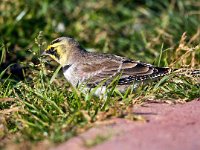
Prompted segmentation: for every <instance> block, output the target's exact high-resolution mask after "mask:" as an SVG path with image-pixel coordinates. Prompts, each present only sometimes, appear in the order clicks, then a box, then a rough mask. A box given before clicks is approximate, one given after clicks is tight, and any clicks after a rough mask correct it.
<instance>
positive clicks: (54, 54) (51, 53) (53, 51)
mask: <svg viewBox="0 0 200 150" xmlns="http://www.w3.org/2000/svg"><path fill="white" fill-rule="evenodd" d="M47 53H48V54H50V55H53V56H55V57H56V58H57V59H59V58H60V55H59V54H58V53H57V51H56V50H55V48H54V47H51V48H50V49H49V50H47Z"/></svg>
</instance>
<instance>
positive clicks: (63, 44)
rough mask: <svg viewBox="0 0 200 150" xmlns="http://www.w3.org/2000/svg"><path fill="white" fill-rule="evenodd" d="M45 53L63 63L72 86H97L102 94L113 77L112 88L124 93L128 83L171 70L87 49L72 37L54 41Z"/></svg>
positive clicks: (86, 89)
mask: <svg viewBox="0 0 200 150" xmlns="http://www.w3.org/2000/svg"><path fill="white" fill-rule="evenodd" d="M44 55H45V56H50V57H51V58H52V59H53V60H55V61H57V62H58V63H59V64H60V65H61V66H62V69H63V74H64V76H65V78H66V79H67V81H68V82H69V83H70V84H71V85H72V86H73V87H74V88H77V87H82V89H81V88H80V89H81V91H82V92H83V93H84V92H87V91H90V90H91V89H94V88H96V87H97V89H96V92H95V95H97V96H100V95H102V94H105V92H106V88H107V87H108V85H109V84H111V83H112V81H113V80H114V79H115V78H117V83H116V87H115V88H116V89H117V90H119V91H120V92H125V91H126V89H127V88H128V87H130V86H131V87H132V88H136V87H137V86H138V85H139V84H141V83H145V82H151V81H154V80H158V79H160V78H161V77H163V76H165V75H167V74H169V73H170V72H171V69H170V68H168V67H156V66H153V65H151V64H148V63H144V62H140V61H135V60H133V59H129V58H126V57H122V56H117V55H114V54H106V53H96V52H88V51H86V50H85V49H84V48H83V47H82V46H81V45H80V44H79V42H77V41H76V40H75V39H73V38H71V37H59V38H57V39H55V40H53V41H52V42H51V43H50V44H49V45H48V46H47V48H46V49H45V50H44V51H43V53H42V56H44ZM99 85H100V86H99Z"/></svg>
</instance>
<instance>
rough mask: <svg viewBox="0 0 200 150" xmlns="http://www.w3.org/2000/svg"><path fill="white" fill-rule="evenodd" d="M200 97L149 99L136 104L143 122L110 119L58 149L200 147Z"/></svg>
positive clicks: (141, 149)
mask: <svg viewBox="0 0 200 150" xmlns="http://www.w3.org/2000/svg"><path fill="white" fill-rule="evenodd" d="M199 108H200V99H196V100H194V101H192V102H188V103H184V104H167V103H157V102H147V103H145V104H144V105H142V106H138V107H137V106H134V107H133V113H135V114H136V115H140V116H142V117H144V119H145V120H146V121H145V120H143V119H141V121H135V122H133V121H129V120H126V119H111V120H109V121H105V122H104V123H101V124H100V125H97V126H96V127H94V128H91V129H90V130H88V131H87V132H85V133H83V134H81V135H79V136H77V137H74V138H72V139H70V140H69V141H67V142H66V143H63V144H61V145H59V146H57V147H55V148H53V149H54V150H64V149H76V150H86V149H94V150H101V149H115V150H116V149H119V150H121V149H126V150H132V149H139V150H146V149H148V150H153V149H162V150H165V149H166V150H168V149H170V150H177V149H185V150H196V149H198V148H200V143H199V139H200V130H199V127H200V118H199V114H200V109H199Z"/></svg>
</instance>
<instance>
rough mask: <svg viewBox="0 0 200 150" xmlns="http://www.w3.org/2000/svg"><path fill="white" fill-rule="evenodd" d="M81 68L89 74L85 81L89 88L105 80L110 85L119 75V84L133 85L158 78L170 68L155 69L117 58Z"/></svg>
mask: <svg viewBox="0 0 200 150" xmlns="http://www.w3.org/2000/svg"><path fill="white" fill-rule="evenodd" d="M80 68H82V69H81V72H84V74H87V78H84V80H85V82H87V83H88V85H89V86H95V85H97V84H98V83H100V82H102V81H104V80H108V81H107V82H106V84H108V83H109V82H111V81H112V80H111V79H113V78H114V77H115V76H117V75H120V79H119V82H118V84H120V85H122V84H131V83H133V82H134V81H141V80H146V79H151V78H154V77H155V78H156V77H158V76H161V75H163V74H165V73H166V72H167V71H168V68H158V67H153V66H152V65H150V64H145V63H141V62H138V61H133V60H130V59H125V58H123V57H121V59H119V57H117V58H116V59H113V58H112V59H105V60H103V59H102V61H99V62H95V63H86V64H83V65H82V66H81V67H80Z"/></svg>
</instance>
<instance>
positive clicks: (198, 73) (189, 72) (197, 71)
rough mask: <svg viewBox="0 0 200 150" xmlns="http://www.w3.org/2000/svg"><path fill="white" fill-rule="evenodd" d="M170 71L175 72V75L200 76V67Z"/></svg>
mask: <svg viewBox="0 0 200 150" xmlns="http://www.w3.org/2000/svg"><path fill="white" fill-rule="evenodd" d="M170 73H176V74H177V75H185V76H188V75H189V76H194V77H195V76H198V77H199V76H200V69H185V68H180V69H170Z"/></svg>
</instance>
